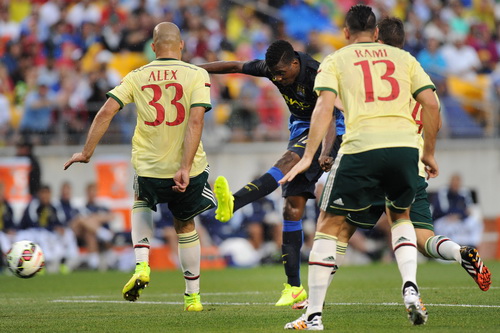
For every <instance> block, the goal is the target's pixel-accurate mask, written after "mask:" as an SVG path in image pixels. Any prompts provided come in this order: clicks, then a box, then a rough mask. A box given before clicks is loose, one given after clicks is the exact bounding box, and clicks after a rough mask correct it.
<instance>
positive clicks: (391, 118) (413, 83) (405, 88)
mask: <svg viewBox="0 0 500 333" xmlns="http://www.w3.org/2000/svg"><path fill="white" fill-rule="evenodd" d="M322 71H327V72H329V73H333V74H332V75H333V76H334V77H332V79H333V81H334V82H336V83H334V84H333V87H332V88H333V89H334V90H335V91H337V92H338V95H339V97H340V99H341V100H342V102H343V104H344V108H345V117H346V135H345V136H344V143H343V152H344V153H356V152H361V151H366V150H369V149H376V148H382V147H395V146H409V147H417V146H418V145H417V131H416V127H415V121H414V119H413V117H412V115H411V112H410V105H409V104H410V100H411V99H412V95H413V94H415V93H418V92H419V91H420V90H421V89H425V88H430V87H433V84H432V82H431V81H430V79H429V77H428V76H427V74H425V72H424V71H423V70H422V69H421V66H420V65H419V64H418V62H417V61H416V60H415V58H413V57H412V56H411V55H410V54H409V53H407V52H405V51H402V50H400V49H398V48H395V47H392V46H389V45H384V44H379V43H356V44H352V45H349V46H346V47H344V48H343V49H341V50H339V51H337V52H336V53H334V54H333V55H330V56H328V57H327V58H326V59H325V61H324V62H323V63H322V65H321V67H320V73H321V72H322ZM318 76H320V77H321V75H320V74H318ZM327 78H328V76H326V75H323V81H325V80H326V79H327ZM320 80H321V79H320ZM335 85H336V86H335ZM318 86H319V87H321V81H320V82H317V83H316V88H318ZM335 87H336V88H335Z"/></svg>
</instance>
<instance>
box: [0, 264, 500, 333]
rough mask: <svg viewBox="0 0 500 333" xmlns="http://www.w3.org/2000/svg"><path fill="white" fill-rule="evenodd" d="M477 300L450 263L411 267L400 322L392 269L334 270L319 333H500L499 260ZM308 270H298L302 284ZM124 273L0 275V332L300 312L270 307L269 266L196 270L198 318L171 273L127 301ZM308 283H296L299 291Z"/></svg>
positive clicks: (239, 323) (277, 276)
mask: <svg viewBox="0 0 500 333" xmlns="http://www.w3.org/2000/svg"><path fill="white" fill-rule="evenodd" d="M487 264H488V267H489V268H490V270H491V272H492V274H493V284H492V287H491V288H490V290H489V291H487V292H482V291H480V290H479V288H478V287H477V286H476V284H475V283H474V282H473V281H472V279H471V278H470V277H469V276H468V275H467V273H466V272H465V271H464V270H463V269H462V268H461V267H460V266H459V265H457V264H440V263H436V262H429V263H426V264H421V265H419V268H418V282H419V286H420V288H421V294H422V298H423V301H424V303H425V304H426V305H427V309H428V311H429V321H428V323H427V324H426V325H424V326H419V327H414V326H412V325H411V324H410V323H409V321H408V320H407V319H406V312H405V310H404V306H403V304H402V298H401V292H400V287H401V279H400V276H399V272H398V269H397V266H396V265H395V264H374V265H367V266H346V267H342V268H341V269H340V270H339V271H338V272H337V274H336V276H335V278H334V281H333V283H332V286H331V287H330V288H329V290H328V294H327V299H326V306H325V309H324V313H323V323H324V325H325V330H327V331H335V332H350V333H351V332H414V331H416V330H420V331H423V330H425V331H426V332H454V333H456V332H477V331H483V332H500V287H497V286H496V277H498V276H500V262H488V263H487ZM306 272H307V266H303V267H302V275H303V279H304V280H306V279H307V273H306ZM129 278H130V274H128V273H123V272H105V273H100V272H85V271H81V272H74V273H72V274H69V275H40V276H36V277H34V278H32V279H26V280H23V279H19V278H16V277H13V276H6V275H1V276H0V297H1V302H0V332H283V326H284V324H285V323H286V322H288V321H292V320H295V319H297V318H298V317H299V316H300V315H301V314H302V311H297V310H292V309H291V308H289V307H275V306H274V303H275V302H276V301H277V299H278V298H279V296H280V291H281V289H282V288H283V285H282V284H283V282H284V272H283V268H282V267H280V266H279V265H278V266H264V267H258V268H252V269H233V268H229V269H225V270H212V271H203V272H202V280H201V290H202V302H203V303H204V307H205V309H204V311H203V312H201V313H188V312H183V311H182V310H183V303H182V302H183V297H182V294H183V291H184V281H183V279H182V276H181V273H180V272H178V271H166V272H152V275H151V283H150V286H149V287H148V288H146V290H145V291H144V293H143V294H142V296H141V298H140V300H139V301H138V302H135V303H130V302H126V301H124V300H123V298H122V296H121V289H122V287H123V285H124V284H125V282H127V280H128V279H129ZM306 282H307V281H304V284H306Z"/></svg>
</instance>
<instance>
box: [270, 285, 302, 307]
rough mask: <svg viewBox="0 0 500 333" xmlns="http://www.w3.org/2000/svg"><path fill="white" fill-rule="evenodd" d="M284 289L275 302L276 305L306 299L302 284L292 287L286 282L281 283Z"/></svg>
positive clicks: (289, 303) (286, 304)
mask: <svg viewBox="0 0 500 333" xmlns="http://www.w3.org/2000/svg"><path fill="white" fill-rule="evenodd" d="M283 286H285V289H283V291H282V292H281V297H280V299H279V300H278V302H276V304H275V305H276V306H289V305H292V304H295V303H298V302H301V301H303V300H306V299H307V291H306V290H305V289H304V287H303V286H302V285H300V286H299V287H293V286H291V285H290V284H288V283H283Z"/></svg>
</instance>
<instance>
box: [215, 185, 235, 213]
mask: <svg viewBox="0 0 500 333" xmlns="http://www.w3.org/2000/svg"><path fill="white" fill-rule="evenodd" d="M214 193H215V198H217V209H216V210H215V218H216V219H217V220H219V221H220V222H227V221H229V220H230V219H231V218H232V217H233V213H234V212H233V209H234V197H233V194H232V193H231V191H230V190H229V184H228V183H227V179H226V178H225V177H223V176H219V177H217V179H216V180H215V184H214Z"/></svg>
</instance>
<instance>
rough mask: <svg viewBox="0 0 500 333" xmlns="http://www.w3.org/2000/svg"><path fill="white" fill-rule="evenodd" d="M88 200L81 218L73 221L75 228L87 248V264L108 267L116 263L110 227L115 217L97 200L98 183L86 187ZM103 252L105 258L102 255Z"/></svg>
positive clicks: (90, 266)
mask: <svg viewBox="0 0 500 333" xmlns="http://www.w3.org/2000/svg"><path fill="white" fill-rule="evenodd" d="M86 195H87V202H86V204H85V207H83V208H82V209H81V210H80V212H81V216H80V218H78V219H76V220H75V221H74V223H72V226H73V230H74V232H75V235H76V237H77V238H78V241H79V243H80V244H82V245H83V246H84V247H85V248H86V250H87V260H86V262H87V266H88V268H90V269H104V270H105V269H107V268H108V267H110V266H112V265H113V264H114V260H115V259H116V258H115V257H114V253H113V252H112V249H111V247H112V245H113V244H112V241H113V237H114V234H113V232H112V231H111V230H110V229H109V222H110V221H111V220H112V219H113V218H114V216H113V214H112V213H111V212H110V210H109V209H108V208H106V207H105V206H103V205H100V204H99V203H98V202H97V187H96V184H94V183H90V184H88V185H87V188H86ZM100 252H102V253H103V258H101V256H100Z"/></svg>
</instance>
